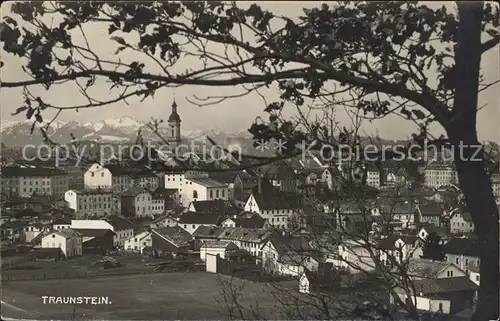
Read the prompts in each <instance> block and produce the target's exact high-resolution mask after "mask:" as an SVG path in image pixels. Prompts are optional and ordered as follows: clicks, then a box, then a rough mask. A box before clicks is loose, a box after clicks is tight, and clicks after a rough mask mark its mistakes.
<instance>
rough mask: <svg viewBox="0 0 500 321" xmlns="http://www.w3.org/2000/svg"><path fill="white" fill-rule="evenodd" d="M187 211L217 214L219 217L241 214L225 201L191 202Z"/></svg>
mask: <svg viewBox="0 0 500 321" xmlns="http://www.w3.org/2000/svg"><path fill="white" fill-rule="evenodd" d="M188 210H189V211H191V212H199V213H219V214H220V215H221V216H233V215H236V214H238V213H240V212H241V209H239V208H237V207H235V206H233V205H232V204H231V203H230V202H229V201H227V200H221V199H217V200H208V201H193V202H191V204H189V207H188Z"/></svg>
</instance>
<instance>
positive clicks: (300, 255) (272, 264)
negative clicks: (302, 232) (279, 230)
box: [261, 234, 320, 277]
mask: <svg viewBox="0 0 500 321" xmlns="http://www.w3.org/2000/svg"><path fill="white" fill-rule="evenodd" d="M261 253H262V267H263V269H264V270H265V271H267V272H268V273H274V274H278V275H289V276H292V277H299V276H300V275H301V274H302V273H304V271H305V269H309V270H317V269H318V265H319V263H320V258H319V256H318V255H317V253H316V252H315V251H313V249H312V247H311V246H310V245H309V242H308V240H307V239H306V238H304V237H301V236H298V237H297V236H292V235H288V234H284V235H283V234H279V235H274V236H273V237H271V238H270V239H269V240H268V241H267V242H266V243H264V245H262V247H261Z"/></svg>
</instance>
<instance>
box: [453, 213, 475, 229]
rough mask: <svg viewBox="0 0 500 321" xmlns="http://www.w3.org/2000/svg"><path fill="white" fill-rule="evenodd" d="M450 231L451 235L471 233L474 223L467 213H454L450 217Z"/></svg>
mask: <svg viewBox="0 0 500 321" xmlns="http://www.w3.org/2000/svg"><path fill="white" fill-rule="evenodd" d="M450 230H451V233H453V234H459V233H473V232H474V230H475V228H474V222H473V221H472V216H471V215H470V213H469V212H468V211H455V212H454V213H453V214H452V216H451V217H450Z"/></svg>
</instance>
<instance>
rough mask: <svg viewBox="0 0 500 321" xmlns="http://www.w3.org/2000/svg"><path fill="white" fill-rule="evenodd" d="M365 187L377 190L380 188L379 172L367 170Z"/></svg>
mask: <svg viewBox="0 0 500 321" xmlns="http://www.w3.org/2000/svg"><path fill="white" fill-rule="evenodd" d="M366 185H367V186H371V187H375V188H379V187H380V171H378V170H376V169H372V168H370V169H368V170H367V171H366Z"/></svg>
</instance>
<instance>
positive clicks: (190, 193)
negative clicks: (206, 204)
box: [165, 170, 229, 207]
mask: <svg viewBox="0 0 500 321" xmlns="http://www.w3.org/2000/svg"><path fill="white" fill-rule="evenodd" d="M165 188H166V189H176V190H178V191H179V199H178V200H177V203H178V204H179V205H181V206H184V207H188V206H189V204H190V203H191V202H193V201H206V200H214V199H222V200H228V199H229V189H228V186H227V185H226V184H224V183H221V182H218V181H216V180H214V179H212V178H210V177H208V173H206V172H201V171H196V170H190V171H185V172H177V173H173V172H169V173H167V174H165Z"/></svg>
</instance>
